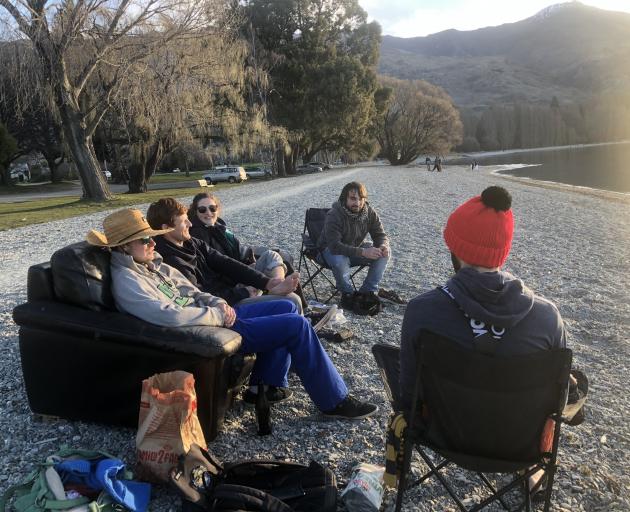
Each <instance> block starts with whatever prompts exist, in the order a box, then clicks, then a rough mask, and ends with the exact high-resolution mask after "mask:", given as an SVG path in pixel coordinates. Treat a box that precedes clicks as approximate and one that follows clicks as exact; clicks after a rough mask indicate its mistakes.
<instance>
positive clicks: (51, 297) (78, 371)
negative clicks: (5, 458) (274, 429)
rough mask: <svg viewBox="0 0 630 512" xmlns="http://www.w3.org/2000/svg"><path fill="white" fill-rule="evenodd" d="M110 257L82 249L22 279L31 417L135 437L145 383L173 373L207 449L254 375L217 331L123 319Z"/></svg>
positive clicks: (18, 316)
mask: <svg viewBox="0 0 630 512" xmlns="http://www.w3.org/2000/svg"><path fill="white" fill-rule="evenodd" d="M109 258H110V253H109V252H108V251H107V250H104V249H101V248H97V247H93V246H90V245H89V244H87V243H86V242H80V243H77V244H73V245H69V246H67V247H64V248H63V249H60V250H59V251H57V252H55V253H54V254H53V256H52V258H51V261H50V262H46V263H41V264H39V265H33V266H32V267H30V268H29V271H28V289H27V293H28V301H27V302H26V303H25V304H21V305H19V306H17V307H16V308H15V309H14V310H13V319H14V321H15V322H16V323H17V324H18V325H19V342H20V356H21V361H22V372H23V375H24V383H25V386H26V393H27V396H28V401H29V405H30V408H31V410H32V411H33V412H34V413H38V414H42V415H50V416H58V417H62V418H67V419H71V420H84V421H94V422H99V423H106V424H113V425H125V426H130V427H134V426H137V424H138V409H139V401H140V390H141V384H142V380H143V379H145V378H147V377H149V376H151V375H153V374H154V373H162V372H168V371H173V370H185V371H188V372H190V373H192V374H193V375H194V376H195V387H196V392H197V404H198V410H197V414H198V416H199V421H200V422H201V425H202V427H203V430H204V434H205V436H206V440H207V441H210V440H212V439H214V438H215V437H216V435H217V433H218V431H219V429H220V428H221V425H222V423H223V418H224V415H225V412H226V410H227V409H228V407H229V406H230V405H231V402H232V399H233V396H234V394H235V393H236V392H238V389H239V388H240V386H241V385H242V383H243V382H244V380H245V378H246V377H247V375H249V373H250V372H251V368H252V366H253V364H254V361H255V356H254V355H253V354H248V355H242V354H238V353H237V351H238V349H239V347H240V345H241V337H240V336H239V335H238V334H237V333H235V332H234V331H231V330H229V329H223V328H219V327H201V326H194V327H180V328H168V327H159V326H156V325H153V324H149V323H147V322H144V321H142V320H140V319H138V318H135V317H133V316H130V315H127V314H124V313H120V312H118V311H117V310H116V308H115V306H114V301H113V297H112V295H111V290H110V270H109Z"/></svg>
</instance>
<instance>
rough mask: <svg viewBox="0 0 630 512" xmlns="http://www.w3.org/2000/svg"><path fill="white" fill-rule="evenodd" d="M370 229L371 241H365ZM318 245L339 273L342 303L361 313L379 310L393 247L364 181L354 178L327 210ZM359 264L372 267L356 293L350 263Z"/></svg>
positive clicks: (335, 273)
mask: <svg viewBox="0 0 630 512" xmlns="http://www.w3.org/2000/svg"><path fill="white" fill-rule="evenodd" d="M368 233H369V235H370V237H371V238H372V243H371V244H369V243H368V244H365V243H364V240H365V237H366V236H367V235H368ZM318 245H319V247H320V248H321V249H322V250H323V252H322V254H323V258H324V259H325V260H326V263H327V264H328V265H329V266H330V268H331V269H332V271H333V274H334V275H335V282H336V286H337V289H338V290H340V291H341V301H340V303H339V304H340V306H341V307H342V308H345V309H348V310H354V311H355V312H356V313H359V314H374V313H376V312H378V311H377V309H376V308H375V307H374V306H375V305H376V306H380V300H379V298H378V291H379V283H380V281H381V279H382V278H383V274H384V273H385V269H386V268H387V264H388V262H389V258H390V255H391V251H390V248H389V240H388V238H387V234H386V233H385V230H384V229H383V224H382V223H381V219H380V218H379V216H378V214H377V213H376V211H375V210H374V209H373V208H372V207H371V206H370V205H369V204H368V202H367V189H366V188H365V185H363V183H359V182H356V181H353V182H351V183H348V184H346V185H345V186H344V187H343V189H342V191H341V194H340V195H339V200H338V201H335V202H334V203H333V205H332V208H331V209H330V210H329V211H328V213H327V214H326V222H325V224H324V229H323V231H322V234H321V236H320V239H319V240H318ZM359 265H365V266H369V270H368V273H367V276H366V277H365V280H364V281H363V284H362V285H361V288H359V291H358V293H355V292H354V286H353V284H352V282H351V277H350V267H352V266H359ZM379 309H380V308H379Z"/></svg>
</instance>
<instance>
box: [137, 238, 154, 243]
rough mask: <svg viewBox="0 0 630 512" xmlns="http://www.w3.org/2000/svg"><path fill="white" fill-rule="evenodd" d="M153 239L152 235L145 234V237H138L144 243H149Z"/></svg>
mask: <svg viewBox="0 0 630 512" xmlns="http://www.w3.org/2000/svg"><path fill="white" fill-rule="evenodd" d="M151 240H153V239H152V238H151V237H150V236H145V237H144V238H138V241H139V242H140V243H141V244H142V245H149V244H150V243H151Z"/></svg>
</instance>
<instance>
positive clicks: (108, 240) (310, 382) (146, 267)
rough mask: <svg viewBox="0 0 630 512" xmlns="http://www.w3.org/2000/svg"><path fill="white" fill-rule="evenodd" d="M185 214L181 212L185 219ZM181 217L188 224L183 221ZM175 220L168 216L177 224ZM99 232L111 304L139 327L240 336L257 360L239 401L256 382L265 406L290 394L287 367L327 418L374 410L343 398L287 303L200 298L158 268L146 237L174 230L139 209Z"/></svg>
mask: <svg viewBox="0 0 630 512" xmlns="http://www.w3.org/2000/svg"><path fill="white" fill-rule="evenodd" d="M184 216H185V214H184ZM186 220H187V219H186ZM177 221H178V218H177V217H176V218H175V219H174V223H175V224H177ZM103 228H104V233H100V232H98V231H95V230H91V231H90V232H89V233H88V235H87V241H88V242H89V243H90V244H92V245H98V246H100V247H110V248H112V256H111V275H112V294H113V296H114V300H115V302H116V307H117V308H118V309H119V310H120V311H123V312H126V313H128V314H130V315H134V316H136V317H138V318H141V319H142V320H144V321H146V322H150V323H153V324H156V325H160V326H165V327H176V326H184V325H186V326H194V325H207V326H216V327H226V328H229V329H232V330H234V331H236V332H237V333H239V334H240V335H241V338H242V344H241V348H240V350H241V351H243V352H246V353H252V352H255V353H256V355H257V357H256V363H255V365H254V369H253V371H252V375H251V378H250V383H252V384H256V386H250V389H249V390H248V391H247V392H246V393H245V396H244V399H245V401H246V402H249V403H255V402H256V396H257V393H258V392H261V391H262V390H260V389H258V386H257V385H258V384H259V383H261V382H262V383H264V384H265V389H264V392H265V394H266V395H267V398H268V399H269V401H270V402H281V401H284V400H287V399H288V398H290V397H291V395H292V393H291V390H289V389H288V387H287V386H288V380H287V374H288V372H289V367H290V366H292V367H293V368H294V369H295V371H296V373H297V374H298V376H299V377H300V380H301V381H302V384H303V385H304V389H305V390H306V392H307V393H308V394H309V396H310V397H311V400H313V402H314V403H315V405H316V406H317V407H318V408H319V409H320V410H321V411H322V412H323V413H324V415H326V416H330V417H334V418H345V419H361V418H367V417H368V416H372V415H373V414H374V413H375V412H376V411H377V410H378V407H377V406H376V405H374V404H371V403H369V402H361V401H359V400H357V399H356V398H354V397H353V396H352V395H350V394H349V393H348V389H347V387H346V384H345V382H344V381H343V378H342V377H341V375H339V372H338V371H337V369H336V368H335V366H334V365H333V363H332V361H331V360H330V358H329V357H328V354H327V353H326V351H325V350H324V349H323V347H322V345H321V343H320V341H319V339H318V338H317V334H316V333H315V331H313V328H312V327H311V325H310V323H309V322H308V320H306V319H305V318H304V317H303V316H301V315H299V314H297V306H296V305H295V304H293V303H292V302H291V301H288V300H286V299H281V300H274V301H269V302H260V303H251V304H246V305H237V306H236V307H235V308H232V307H231V306H230V305H229V304H227V303H226V302H225V300H223V299H221V298H219V297H215V296H213V295H211V294H209V293H204V292H202V291H201V290H199V289H198V288H197V287H196V286H194V285H193V284H192V283H191V282H190V281H188V279H186V278H185V277H184V275H182V273H181V272H179V271H178V270H177V269H175V268H174V267H171V266H170V265H167V264H165V263H163V261H162V257H161V256H160V254H158V253H157V252H155V242H154V241H153V238H152V237H155V236H160V235H166V234H170V233H173V232H174V231H175V229H174V228H172V227H168V228H163V229H152V228H151V226H150V225H149V223H148V222H147V221H146V220H145V219H144V217H143V216H142V213H141V212H140V211H138V210H133V209H125V210H120V211H118V212H115V213H112V214H111V215H109V216H107V217H106V218H105V219H104V221H103Z"/></svg>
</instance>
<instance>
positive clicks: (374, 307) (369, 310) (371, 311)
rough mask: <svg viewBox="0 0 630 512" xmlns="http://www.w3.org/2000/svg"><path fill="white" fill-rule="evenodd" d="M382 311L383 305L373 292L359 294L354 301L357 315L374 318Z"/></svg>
mask: <svg viewBox="0 0 630 512" xmlns="http://www.w3.org/2000/svg"><path fill="white" fill-rule="evenodd" d="M381 311H383V304H382V303H381V300H380V299H379V298H378V295H377V294H376V293H375V292H359V293H358V294H357V297H356V298H355V301H354V312H355V313H356V314H357V315H370V316H374V315H377V314H378V313H380V312H381Z"/></svg>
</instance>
